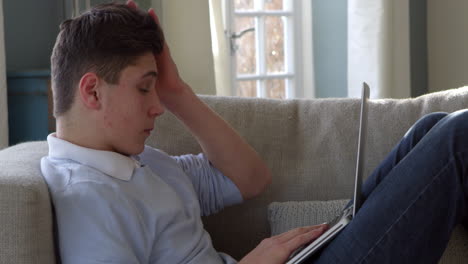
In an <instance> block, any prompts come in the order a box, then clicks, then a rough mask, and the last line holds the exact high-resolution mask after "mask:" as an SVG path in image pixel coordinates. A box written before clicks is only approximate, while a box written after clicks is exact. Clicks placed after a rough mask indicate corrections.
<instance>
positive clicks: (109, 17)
mask: <svg viewBox="0 0 468 264" xmlns="http://www.w3.org/2000/svg"><path fill="white" fill-rule="evenodd" d="M163 44H164V37H163V34H162V31H161V29H160V27H159V26H158V25H157V24H156V23H155V22H154V20H153V18H152V17H151V16H150V15H149V14H148V13H146V12H144V11H142V10H137V9H134V8H130V7H128V6H127V5H125V4H117V3H112V4H103V5H99V6H96V7H93V8H92V9H91V10H89V11H87V12H85V13H83V14H81V15H80V16H78V17H76V18H73V19H68V20H65V21H64V22H63V23H62V24H61V25H60V32H59V34H58V36H57V40H56V42H55V46H54V49H53V51H52V56H51V74H52V90H53V97H54V116H55V117H57V116H60V115H62V114H64V113H66V112H67V111H68V110H69V109H70V108H71V106H72V104H73V100H74V97H75V92H76V88H77V85H78V82H79V81H80V79H81V77H82V76H83V75H84V74H85V73H86V72H90V71H92V72H94V73H96V74H97V75H98V76H99V77H100V78H102V79H104V80H105V81H106V82H108V83H112V84H117V83H118V82H119V78H120V73H121V71H122V70H123V69H124V68H125V67H127V66H129V65H131V64H133V63H134V62H135V60H136V59H137V58H138V57H139V56H141V55H143V54H145V53H147V52H153V53H154V54H159V53H160V52H161V51H162V48H163Z"/></svg>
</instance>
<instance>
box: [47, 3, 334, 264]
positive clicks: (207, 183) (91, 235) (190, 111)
mask: <svg viewBox="0 0 468 264" xmlns="http://www.w3.org/2000/svg"><path fill="white" fill-rule="evenodd" d="M51 67H52V89H53V96H54V115H55V117H56V120H57V131H56V133H53V134H51V135H49V136H48V138H47V141H48V144H49V155H48V156H47V157H44V158H43V159H42V160H41V170H42V173H43V175H44V178H45V179H46V181H47V184H48V186H49V189H50V192H51V195H52V200H53V204H54V209H55V216H56V224H57V231H58V232H57V233H58V236H57V240H58V247H59V251H60V257H61V260H62V262H63V263H80V264H82V263H126V264H129V263H164V264H167V263H204V264H205V263H235V262H236V261H235V260H234V259H232V258H231V257H230V256H228V255H226V254H223V253H218V252H216V251H215V250H214V248H213V246H212V244H211V240H210V237H209V235H208V234H207V232H206V231H205V230H204V228H203V224H202V221H201V215H208V214H212V213H215V212H217V211H219V210H221V209H222V208H224V207H226V206H229V205H233V204H237V203H240V202H242V201H244V200H247V199H250V198H253V197H255V196H257V195H259V194H260V193H261V192H262V191H263V190H264V189H265V188H266V186H267V185H268V184H269V183H270V181H271V176H270V172H269V170H268V168H267V167H266V166H265V164H264V162H263V161H262V159H261V158H260V157H259V156H258V154H257V153H256V152H255V151H254V150H253V149H252V148H251V147H250V146H249V145H248V144H247V143H246V142H245V141H244V140H243V139H242V138H241V137H240V136H239V135H238V134H237V133H236V132H235V131H234V130H233V129H232V128H231V127H230V126H229V125H228V124H227V123H226V122H224V121H223V120H222V119H221V118H220V117H219V116H218V115H217V114H215V113H214V112H213V111H212V110H211V109H210V108H208V107H207V106H206V105H205V104H204V103H203V102H201V101H200V100H199V99H198V98H197V96H196V95H195V94H194V92H193V91H192V90H191V88H190V87H189V86H188V85H187V84H186V83H185V82H184V81H183V80H182V79H181V78H180V76H179V74H178V71H177V67H176V65H175V63H174V62H173V60H172V58H171V55H170V51H169V48H168V47H167V45H166V43H165V41H164V37H163V34H162V31H161V29H160V27H159V23H158V20H157V17H156V15H155V13H154V11H153V10H151V9H150V11H148V13H147V12H143V11H140V10H139V9H138V8H137V7H136V4H135V3H134V2H132V1H130V2H128V3H127V5H124V4H105V5H101V6H98V7H95V8H93V9H92V10H90V11H88V12H86V13H84V14H82V15H81V16H79V17H76V18H74V19H69V20H66V21H64V22H63V23H62V24H61V26H60V33H59V35H58V37H57V40H56V43H55V47H54V49H53V53H52V56H51ZM164 109H167V110H169V111H171V112H172V113H173V114H174V115H175V116H177V117H178V119H180V120H181V121H182V122H183V123H184V124H185V125H186V126H187V128H188V129H189V130H190V131H191V133H192V134H193V135H194V136H195V138H196V139H197V140H198V142H199V144H200V146H201V148H202V150H203V153H201V154H199V155H183V156H177V157H171V156H168V155H167V154H165V153H163V152H161V151H159V150H157V149H154V148H151V147H149V146H145V144H144V143H145V140H146V139H147V137H148V136H149V135H150V133H151V132H152V130H153V128H154V122H155V119H156V118H157V117H158V116H160V115H161V114H163V112H164ZM325 229H326V226H315V227H308V228H299V229H295V230H293V231H290V232H288V233H285V234H282V235H280V236H277V237H273V238H270V239H266V240H264V241H263V242H262V243H261V244H260V245H259V246H258V247H257V248H256V249H254V250H253V251H252V252H251V253H250V254H248V255H247V256H246V257H245V258H244V259H243V260H241V263H284V262H285V260H286V259H287V258H288V256H289V255H290V253H291V252H292V251H294V250H295V249H296V248H298V247H299V246H301V245H303V244H304V243H306V242H308V241H311V240H312V239H314V238H315V237H317V236H318V235H320V234H321V233H323V231H324V230H325Z"/></svg>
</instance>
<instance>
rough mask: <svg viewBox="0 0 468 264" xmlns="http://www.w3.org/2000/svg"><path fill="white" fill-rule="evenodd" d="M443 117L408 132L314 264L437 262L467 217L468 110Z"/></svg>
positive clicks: (368, 184)
mask: <svg viewBox="0 0 468 264" xmlns="http://www.w3.org/2000/svg"><path fill="white" fill-rule="evenodd" d="M443 116H444V115H443V114H435V115H431V116H429V117H426V118H423V119H422V120H420V121H419V122H417V123H416V124H415V125H414V126H413V128H412V129H411V130H410V131H409V132H408V133H407V134H406V135H405V137H404V138H403V139H402V141H401V142H400V143H399V145H398V146H397V147H396V148H395V149H394V150H392V152H391V154H390V155H389V156H388V157H387V158H386V159H385V161H384V162H383V163H382V165H381V166H379V168H378V169H377V170H376V172H375V173H373V174H372V175H371V176H370V177H369V179H368V180H367V181H366V184H365V188H364V189H365V190H364V192H365V196H366V197H365V198H366V200H365V201H364V203H363V205H362V208H361V209H360V211H359V212H358V214H357V215H356V217H355V218H354V219H353V221H352V222H351V223H350V224H349V225H348V226H347V227H346V228H345V229H344V230H343V231H342V232H341V233H340V234H339V235H338V236H337V237H336V238H335V239H334V240H333V241H332V242H331V243H330V244H329V245H328V246H327V247H325V248H324V249H323V251H322V252H321V253H320V255H318V256H316V257H315V258H314V261H313V263H318V264H322V263H379V264H380V263H383V264H385V263H437V262H438V260H439V259H440V257H441V256H442V254H443V252H444V250H445V248H446V245H447V243H448V240H449V239H450V235H451V232H452V230H453V228H454V227H455V226H456V225H457V224H458V223H460V222H461V221H462V219H464V218H466V213H467V208H466V193H467V190H468V186H467V183H466V177H467V176H466V175H467V174H468V111H467V110H463V111H458V112H455V113H453V114H450V115H447V116H445V117H443ZM442 117H443V118H442ZM431 120H432V123H433V124H432V126H431V125H430V123H431V122H430V121H431ZM439 120H440V121H439ZM434 124H435V125H434ZM431 127H432V128H431Z"/></svg>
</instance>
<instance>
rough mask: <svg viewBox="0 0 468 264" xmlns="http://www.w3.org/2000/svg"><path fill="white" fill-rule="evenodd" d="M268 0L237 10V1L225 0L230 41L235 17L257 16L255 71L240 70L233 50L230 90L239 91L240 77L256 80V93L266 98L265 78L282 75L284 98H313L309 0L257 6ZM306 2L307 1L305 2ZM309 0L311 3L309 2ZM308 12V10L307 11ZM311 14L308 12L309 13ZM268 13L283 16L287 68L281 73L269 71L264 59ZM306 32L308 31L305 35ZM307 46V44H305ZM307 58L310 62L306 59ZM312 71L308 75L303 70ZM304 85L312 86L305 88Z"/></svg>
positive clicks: (284, 1) (235, 92)
mask: <svg viewBox="0 0 468 264" xmlns="http://www.w3.org/2000/svg"><path fill="white" fill-rule="evenodd" d="M264 2H265V0H255V1H254V5H255V7H254V9H255V10H245V11H244V10H242V11H235V10H234V1H232V0H225V2H224V4H225V7H226V8H225V18H226V23H225V25H226V29H225V32H226V37H227V42H228V43H231V35H232V34H233V33H238V32H234V19H235V17H253V18H255V29H256V30H255V31H254V34H255V42H256V63H257V67H256V72H255V73H254V74H239V75H238V74H237V59H236V55H235V54H233V53H231V54H230V65H231V67H230V69H231V73H230V77H231V78H230V79H231V94H232V95H237V94H238V93H237V85H236V83H237V81H256V83H257V85H256V87H257V91H256V94H257V97H263V98H266V96H267V94H266V87H265V81H266V80H271V79H280V80H284V82H285V98H284V99H291V98H313V97H314V95H315V92H314V87H313V72H312V59H313V58H312V49H313V47H312V30H311V27H310V26H309V27H304V26H303V25H306V24H309V25H312V24H311V23H312V18H311V16H312V10H311V4H310V2H309V1H308V0H300V1H296V0H283V10H258V8H259V7H262V6H263V4H264ZM303 2H304V3H303ZM308 2H309V3H308ZM307 12H308V13H307ZM307 14H308V15H307ZM266 16H276V17H280V18H282V20H283V30H284V52H285V53H284V66H285V71H284V72H280V73H268V72H267V70H266V59H265V55H266V53H265V49H266V46H265V41H264V40H265V39H264V38H261V37H260V36H264V34H265V28H264V19H265V17H266ZM304 34H307V35H306V36H304ZM305 47H308V49H307V48H305ZM306 61H307V62H306ZM307 72H308V73H309V74H308V75H307V76H305V75H304V73H307ZM302 87H310V88H309V89H302Z"/></svg>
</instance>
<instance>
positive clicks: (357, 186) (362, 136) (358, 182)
mask: <svg viewBox="0 0 468 264" xmlns="http://www.w3.org/2000/svg"><path fill="white" fill-rule="evenodd" d="M369 93H370V89H369V85H367V83H363V84H362V97H361V118H360V119H361V120H360V122H359V140H358V153H357V162H356V179H355V183H354V206H353V218H354V217H355V216H356V213H357V211H358V210H359V209H360V208H361V205H362V194H361V186H362V178H363V176H362V174H363V170H364V156H365V155H364V152H365V149H366V136H367V111H368V110H367V100H368V99H369Z"/></svg>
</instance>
